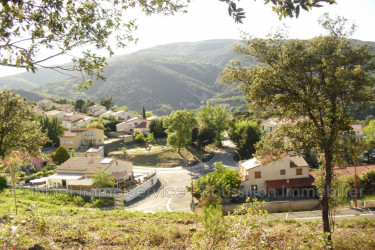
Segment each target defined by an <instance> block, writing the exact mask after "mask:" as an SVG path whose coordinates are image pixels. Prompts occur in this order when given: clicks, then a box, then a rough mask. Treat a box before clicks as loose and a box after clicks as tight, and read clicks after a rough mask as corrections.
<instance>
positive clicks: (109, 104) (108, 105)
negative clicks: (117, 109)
mask: <svg viewBox="0 0 375 250" xmlns="http://www.w3.org/2000/svg"><path fill="white" fill-rule="evenodd" d="M100 105H102V106H104V107H105V108H106V109H107V110H111V108H112V106H113V105H115V103H114V102H113V98H112V97H108V98H102V99H100Z"/></svg>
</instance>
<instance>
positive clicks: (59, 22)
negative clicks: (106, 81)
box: [0, 0, 184, 87]
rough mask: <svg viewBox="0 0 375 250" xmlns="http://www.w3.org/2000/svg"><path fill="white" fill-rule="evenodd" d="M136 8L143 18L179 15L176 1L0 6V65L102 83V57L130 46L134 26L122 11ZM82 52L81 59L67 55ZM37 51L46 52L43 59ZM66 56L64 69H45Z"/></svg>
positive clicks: (101, 0)
mask: <svg viewBox="0 0 375 250" xmlns="http://www.w3.org/2000/svg"><path fill="white" fill-rule="evenodd" d="M136 7H139V8H140V9H141V10H142V11H143V12H144V13H145V14H147V15H150V14H154V13H162V14H166V15H170V14H174V13H176V12H179V11H182V10H183V7H184V5H182V4H180V3H179V1H169V0H168V1H167V0H161V1H159V0H146V1H111V2H108V1H107V0H95V1H93V0H87V1H86V0H77V1H47V0H41V1H17V0H10V1H2V3H1V8H0V16H1V21H0V27H1V28H0V34H1V36H0V38H1V39H0V41H1V42H0V48H1V54H0V65H3V66H10V67H18V68H20V67H21V68H25V69H26V70H27V71H32V72H35V71H36V70H37V69H39V68H51V69H54V70H56V71H65V72H69V71H80V72H81V76H82V78H83V80H85V82H84V83H81V85H80V86H81V87H87V86H88V85H90V84H92V80H91V78H94V77H95V78H96V79H103V76H102V74H101V73H102V71H103V68H104V67H105V65H106V57H107V56H112V55H113V50H112V46H113V45H112V44H113V42H115V43H116V44H115V46H116V47H120V48H124V47H125V46H126V45H127V43H129V42H132V41H135V39H134V37H133V36H132V31H133V30H135V29H136V28H137V26H136V23H135V20H132V19H128V18H123V16H124V13H125V12H126V10H129V9H131V8H136ZM77 48H85V50H84V51H82V52H81V53H69V52H71V51H72V50H74V49H77ZM39 51H48V52H50V53H48V54H47V55H45V56H44V57H42V56H43V54H42V53H38V52H39ZM61 55H65V56H67V55H68V56H70V57H71V59H72V62H73V64H70V65H69V66H66V65H65V66H46V65H45V64H44V62H46V61H48V60H49V59H52V58H54V57H57V56H61Z"/></svg>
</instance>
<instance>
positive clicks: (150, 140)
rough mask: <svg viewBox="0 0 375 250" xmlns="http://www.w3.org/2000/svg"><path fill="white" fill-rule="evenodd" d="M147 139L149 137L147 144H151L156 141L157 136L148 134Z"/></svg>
mask: <svg viewBox="0 0 375 250" xmlns="http://www.w3.org/2000/svg"><path fill="white" fill-rule="evenodd" d="M146 137H147V142H149V143H151V142H154V141H155V136H154V134H153V133H147V134H146Z"/></svg>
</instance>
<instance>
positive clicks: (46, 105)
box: [36, 99, 55, 109]
mask: <svg viewBox="0 0 375 250" xmlns="http://www.w3.org/2000/svg"><path fill="white" fill-rule="evenodd" d="M36 105H37V106H38V107H40V108H42V109H48V108H51V107H52V106H53V105H55V103H54V102H53V101H52V100H50V99H45V100H41V101H39V102H36Z"/></svg>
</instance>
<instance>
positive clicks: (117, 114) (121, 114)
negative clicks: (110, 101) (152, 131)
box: [101, 110, 136, 120]
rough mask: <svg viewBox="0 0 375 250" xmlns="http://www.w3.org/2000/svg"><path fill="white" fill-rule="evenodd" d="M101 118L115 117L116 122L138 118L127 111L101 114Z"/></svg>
mask: <svg viewBox="0 0 375 250" xmlns="http://www.w3.org/2000/svg"><path fill="white" fill-rule="evenodd" d="M101 116H108V117H113V118H114V119H116V120H127V119H131V118H134V117H136V115H135V114H133V113H131V112H127V111H125V110H120V111H116V112H115V111H110V110H109V111H106V112H105V113H103V114H101Z"/></svg>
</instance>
